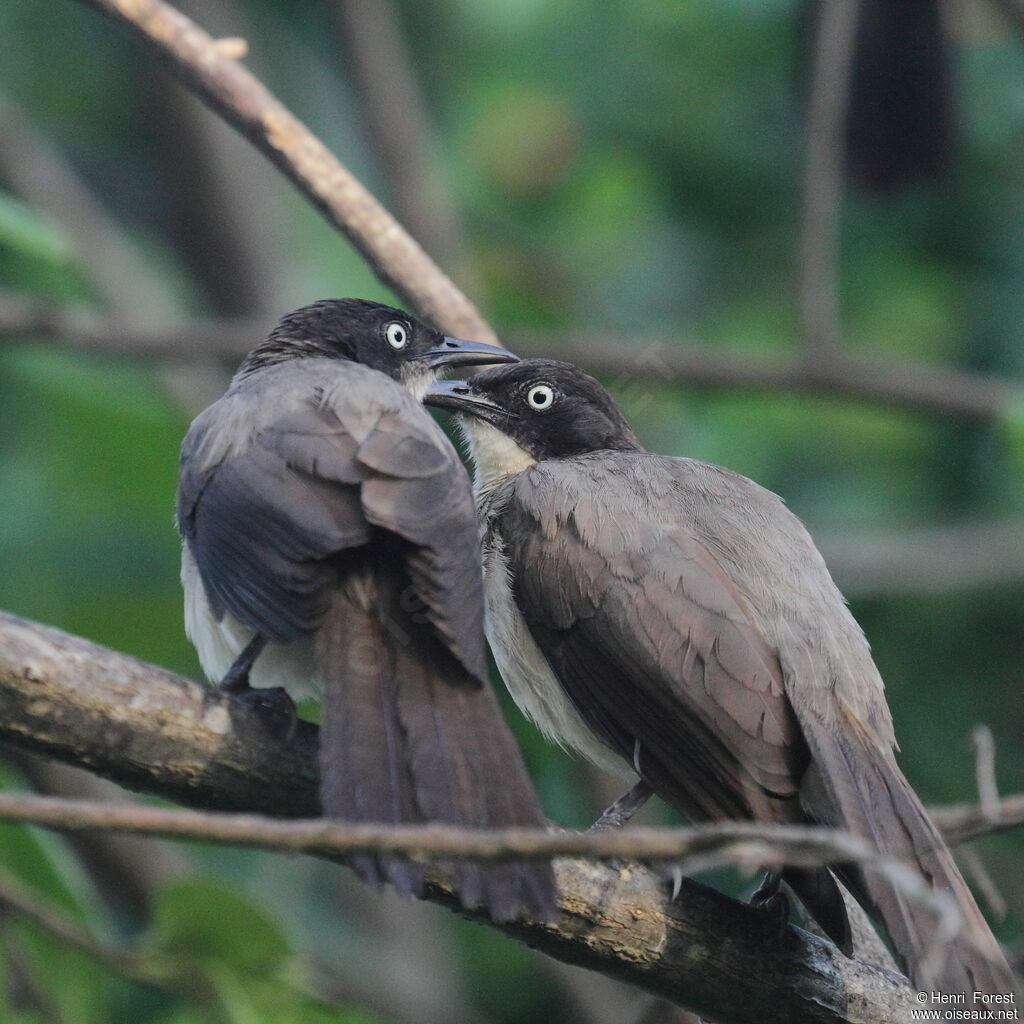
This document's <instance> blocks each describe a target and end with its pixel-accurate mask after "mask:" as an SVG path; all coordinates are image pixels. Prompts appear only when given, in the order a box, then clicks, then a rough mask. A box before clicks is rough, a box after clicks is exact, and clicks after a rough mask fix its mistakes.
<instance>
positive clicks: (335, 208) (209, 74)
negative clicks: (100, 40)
mask: <svg viewBox="0 0 1024 1024" xmlns="http://www.w3.org/2000/svg"><path fill="white" fill-rule="evenodd" d="M81 2H83V3H85V4H87V5H88V6H90V7H95V8H96V9H97V10H98V11H101V12H102V13H104V14H106V15H107V16H108V17H110V18H112V19H113V20H114V21H116V22H118V23H119V24H121V25H123V26H124V27H125V28H127V29H128V30H129V31H130V32H131V34H132V35H133V36H135V37H136V38H137V39H139V40H140V41H141V42H143V43H145V45H146V46H147V47H148V48H149V49H150V50H151V51H153V52H154V53H155V54H156V55H157V56H158V57H159V58H160V59H161V60H162V61H164V62H165V63H166V64H168V66H169V67H170V69H171V71H172V72H173V73H174V74H175V75H177V76H178V78H180V79H181V80H182V81H183V82H184V83H185V85H187V86H188V87H189V88H190V89H191V90H192V91H193V92H195V93H196V95H197V96H199V98H200V99H202V100H203V102H204V103H206V104H207V105H208V106H210V107H211V108H212V109H213V110H214V111H216V112H217V113H218V114H220V115H221V116H222V117H224V118H225V119H226V120H227V121H228V122H230V123H231V124H233V125H234V126H235V127H236V128H237V129H238V130H239V131H240V132H241V133H242V134H243V135H244V136H245V137H246V138H247V139H249V141H250V142H251V143H252V144H253V145H254V146H256V148H257V149H259V150H260V151H261V152H262V153H263V154H264V155H265V156H267V157H268V158H269V159H270V160H271V161H272V162H273V163H274V164H275V165H276V166H277V167H278V169H279V170H280V171H281V172H282V173H283V174H284V175H285V176H286V177H287V178H288V179H289V180H291V181H292V182H293V183H294V184H295V185H296V186H297V187H298V189H299V191H300V192H301V193H302V194H303V195H304V196H305V197H306V198H307V199H308V200H309V201H310V202H311V203H312V204H313V205H314V206H315V207H316V208H317V209H318V210H319V211H320V212H321V213H322V214H323V215H324V216H325V217H326V218H327V220H329V221H330V222H331V223H332V224H334V226H335V227H337V228H338V229H339V230H340V231H341V232H342V233H343V234H344V235H345V236H346V237H347V238H348V240H349V241H350V242H351V243H352V245H353V246H354V247H355V248H356V250H357V251H358V252H359V253H360V255H362V257H363V258H364V259H365V260H366V262H367V263H368V264H369V266H370V267H371V268H372V269H373V271H374V273H376V275H377V276H378V277H379V278H380V280H381V281H382V282H383V283H384V284H385V285H387V286H388V287H389V288H390V289H392V291H394V292H395V293H396V294H397V295H399V296H401V298H402V299H403V300H404V301H405V302H407V303H408V304H409V305H410V307H411V308H412V309H414V310H416V311H417V312H419V313H420V314H421V315H422V316H423V317H425V318H426V319H428V320H430V321H431V322H433V323H434V324H436V325H437V326H438V327H441V328H443V329H444V330H445V331H446V332H447V333H449V334H456V335H459V336H461V337H468V338H473V339H475V340H477V341H489V342H495V341H496V340H497V339H496V337H495V335H494V332H493V331H492V330H491V328H490V326H489V325H488V324H487V323H486V321H485V320H484V319H483V317H481V315H480V314H479V312H477V310H476V308H475V307H474V306H473V304H472V303H471V302H470V301H469V299H467V298H466V296H465V295H463V294H462V292H461V291H459V289H458V288H456V287H455V285H454V284H453V283H452V282H451V281H450V280H449V279H448V278H447V277H446V276H445V275H444V274H443V273H442V272H441V270H440V269H439V268H438V267H437V266H436V264H434V263H433V261H432V260H431V259H430V258H429V257H428V256H427V255H426V253H424V251H423V250H422V249H421V248H420V246H419V245H417V243H416V242H415V241H414V240H413V239H412V238H411V237H410V235H409V234H408V233H407V232H406V231H405V230H404V229H403V228H402V226H401V225H400V224H399V223H398V222H397V221H396V220H395V219H394V218H393V217H392V216H391V214H389V213H388V212H387V210H385V209H384V207H383V206H381V205H380V203H379V202H377V200H376V199H375V198H374V197H373V196H372V195H371V194H370V193H369V192H368V191H367V189H366V188H365V187H364V186H363V185H362V184H361V183H360V182H359V181H358V180H357V179H356V178H355V177H354V176H353V175H352V174H351V173H350V172H349V171H348V169H347V168H345V167H344V166H343V165H342V164H341V163H340V161H339V160H338V159H337V158H336V157H335V156H334V155H333V154H332V153H331V152H330V151H329V150H328V149H327V147H326V146H324V144H323V143H322V142H320V140H319V139H317V138H316V137H315V136H314V135H313V134H312V132H310V130H309V129H308V128H307V127H306V126H305V125H304V124H302V122H301V121H299V120H298V118H296V117H295V116H294V115H293V114H292V113H291V112H290V111H289V110H288V109H287V108H286V107H285V106H284V105H283V104H282V103H281V102H280V101H278V100H277V99H276V98H275V97H274V96H273V95H272V94H271V93H270V91H269V90H268V89H267V88H266V86H264V85H263V84H262V83H261V82H260V81H259V80H258V79H257V78H255V77H254V76H253V75H252V74H251V73H250V72H249V71H248V70H247V69H246V68H245V67H244V66H243V65H242V63H241V62H240V61H239V60H236V59H235V58H234V57H233V56H231V55H230V51H231V49H232V48H229V47H219V46H218V45H217V42H216V41H215V40H214V39H212V38H211V37H210V36H209V35H208V34H207V33H206V32H204V31H203V30H202V29H201V28H199V26H198V25H196V24H195V23H194V22H192V21H190V20H189V19H188V18H186V17H185V16H184V15H183V14H181V13H180V12H179V11H176V10H175V9H174V8H173V7H171V6H170V5H169V4H165V3H162V2H161V0H81Z"/></svg>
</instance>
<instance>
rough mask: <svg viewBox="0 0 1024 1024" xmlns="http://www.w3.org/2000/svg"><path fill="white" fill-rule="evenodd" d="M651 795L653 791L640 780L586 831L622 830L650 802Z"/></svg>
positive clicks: (606, 809) (607, 808)
mask: <svg viewBox="0 0 1024 1024" xmlns="http://www.w3.org/2000/svg"><path fill="white" fill-rule="evenodd" d="M653 793H654V790H653V789H651V787H650V786H649V785H648V784H647V783H646V782H644V780H643V779H641V780H640V781H639V782H638V783H637V784H636V785H635V786H634V787H633V788H632V789H631V790H629V791H628V792H626V793H623V794H622V796H620V797H619V799H618V800H616V801H615V803H613V804H612V805H611V806H609V807H606V808H605V810H604V812H603V813H602V815H601V817H600V818H598V819H597V821H595V822H594V824H593V825H591V826H590V828H588V829H587V831H588V832H604V831H607V830H608V829H613V828H622V826H623V825H625V824H626V822H627V821H629V819H630V818H632V817H633V815H634V814H636V812H637V811H639V810H640V808H641V807H643V805H644V804H645V803H647V801H648V800H650V798H651V795H652V794H653Z"/></svg>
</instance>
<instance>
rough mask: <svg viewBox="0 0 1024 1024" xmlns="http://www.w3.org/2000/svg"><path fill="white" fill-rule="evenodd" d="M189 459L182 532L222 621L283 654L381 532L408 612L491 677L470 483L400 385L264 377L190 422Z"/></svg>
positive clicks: (320, 369) (321, 373)
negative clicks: (353, 557)
mask: <svg viewBox="0 0 1024 1024" xmlns="http://www.w3.org/2000/svg"><path fill="white" fill-rule="evenodd" d="M182 462H183V472H182V476H181V484H180V488H179V500H178V521H179V524H180V526H181V529H182V532H183V534H184V535H185V539H186V541H187V543H188V544H189V547H190V548H191V550H192V553H193V556H194V558H195V560H196V563H197V565H198V567H199V571H200V575H201V576H202V579H203V582H204V585H205V587H206V591H207V597H208V599H209V601H210V605H211V608H212V610H213V612H214V614H215V615H217V616H218V617H220V616H222V615H223V614H224V612H225V611H230V612H231V614H232V615H234V616H235V617H236V618H238V619H239V620H240V621H241V622H243V623H244V624H245V625H247V626H249V627H250V628H252V629H254V630H258V631H259V632H260V633H262V634H263V635H265V636H267V637H268V638H269V639H271V640H274V641H278V642H282V643H283V642H288V641H290V640H294V639H296V638H297V637H299V636H303V635H309V634H311V633H312V632H314V631H315V630H316V629H317V628H318V627H319V625H320V624H321V622H322V621H323V618H324V615H325V614H326V612H327V609H328V606H329V603H330V599H331V592H332V589H333V587H334V586H335V585H336V582H337V573H338V568H337V559H338V557H339V556H341V555H342V554H343V553H344V552H346V551H348V550H350V549H352V548H358V547H361V546H363V545H366V544H369V543H371V542H372V541H373V540H374V538H375V536H376V535H377V534H378V533H380V532H387V533H391V534H395V535H397V536H398V537H399V538H401V540H402V541H404V542H405V545H404V548H405V550H406V556H405V558H406V562H407V570H408V573H409V577H410V581H411V592H410V593H409V594H408V595H405V597H404V599H403V600H405V603H406V604H408V606H409V607H408V608H407V609H406V610H408V611H411V612H413V613H414V614H415V613H417V612H420V613H421V614H422V615H423V616H424V619H425V620H426V621H428V622H430V623H431V625H432V626H433V627H434V629H435V630H436V632H437V634H438V636H439V637H440V639H441V640H442V642H443V643H444V645H445V646H446V647H447V648H448V649H449V650H450V651H451V652H452V653H453V654H454V655H455V656H456V657H457V658H458V659H459V660H460V661H461V662H462V664H463V665H464V666H465V667H466V668H467V669H468V670H469V671H470V672H471V673H472V675H473V676H474V677H476V678H477V679H481V678H482V677H483V676H484V675H485V673H486V663H485V660H484V653H483V649H482V645H481V643H480V639H479V638H480V637H481V636H482V635H483V623H482V615H483V590H482V581H481V577H480V564H479V554H478V550H477V542H476V537H477V528H476V520H475V514H474V509H473V502H472V496H471V493H470V489H469V484H468V480H467V477H466V474H465V471H464V469H463V468H462V466H461V464H460V463H459V460H458V457H457V455H456V454H455V452H454V450H453V449H452V447H451V445H450V444H449V442H448V440H447V439H446V438H445V436H444V434H443V433H442V432H441V431H440V429H439V428H438V427H437V425H436V424H435V423H434V421H433V420H432V419H431V417H430V416H429V414H428V413H427V412H426V411H425V410H424V409H423V408H422V407H421V406H420V405H419V403H418V402H416V401H415V399H413V397H412V396H411V395H409V394H408V392H406V391H405V390H404V389H403V388H401V387H400V386H399V385H398V384H396V383H394V382H393V381H391V380H389V379H388V378H386V377H384V376H383V375H382V374H379V373H375V372H374V371H370V370H367V369H366V368H364V367H359V366H356V365H354V364H346V363H341V362H338V361H333V360H332V361H327V360H323V361H321V360H311V361H307V362H306V363H305V364H304V365H302V366H297V365H295V364H291V365H288V364H285V365H282V366H281V367H280V368H278V367H272V368H269V369H268V370H265V371H262V372H261V373H260V374H259V375H258V376H257V377H256V378H254V379H252V380H251V381H242V382H241V383H240V384H239V385H236V386H235V387H234V388H233V389H232V390H231V391H230V392H229V393H228V395H227V396H225V398H223V399H221V400H220V401H219V402H217V403H216V404H215V405H214V406H212V407H211V408H210V409H209V410H207V411H206V412H205V413H204V414H202V415H201V416H200V417H199V418H197V420H196V422H195V423H194V424H193V427H192V429H191V430H190V431H189V434H188V436H187V437H186V439H185V443H184V445H183V448H182Z"/></svg>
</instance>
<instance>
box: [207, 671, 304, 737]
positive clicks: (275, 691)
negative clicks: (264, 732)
mask: <svg viewBox="0 0 1024 1024" xmlns="http://www.w3.org/2000/svg"><path fill="white" fill-rule="evenodd" d="M220 688H221V689H222V690H223V689H225V687H224V685H223V682H222V683H221V687H220ZM227 692H229V693H230V694H231V699H232V700H237V701H239V702H240V703H242V704H245V705H246V706H247V707H250V708H252V709H253V711H255V712H256V713H257V714H258V715H259V716H260V718H261V719H262V720H263V721H264V722H266V723H267V725H268V726H269V727H270V728H271V729H273V730H274V731H275V732H280V733H282V734H283V737H284V740H285V742H286V743H290V742H291V741H292V740H293V739H294V738H295V732H296V730H297V729H298V727H299V713H298V711H296V709H295V702H294V701H293V700H292V699H291V697H289V696H288V691H287V690H285V689H284V688H283V687H281V686H273V687H255V686H249V685H248V683H246V685H245V688H244V689H235V690H229V691H227Z"/></svg>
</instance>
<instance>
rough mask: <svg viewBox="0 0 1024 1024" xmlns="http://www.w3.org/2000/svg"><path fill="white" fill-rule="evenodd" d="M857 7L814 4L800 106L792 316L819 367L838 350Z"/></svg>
mask: <svg viewBox="0 0 1024 1024" xmlns="http://www.w3.org/2000/svg"><path fill="white" fill-rule="evenodd" d="M860 7H861V4H860V3H859V0H828V2H827V3H823V4H820V5H818V8H817V26H816V28H817V31H816V32H815V48H814V58H813V61H812V68H811V90H810V97H809V102H808V105H807V158H806V162H805V167H804V184H803V224H802V232H803V234H802V238H801V245H800V314H801V319H802V321H803V330H804V346H805V351H806V354H807V356H808V358H817V359H821V360H823V361H827V360H828V359H829V358H830V357H831V356H832V355H833V354H834V353H835V350H836V348H837V346H838V343H839V320H840V317H839V214H840V209H841V202H842V186H843V149H844V146H843V143H844V138H845V134H846V110H847V97H848V95H849V91H850V75H851V71H852V68H853V52H854V41H855V38H856V32H857V15H858V12H859V10H860Z"/></svg>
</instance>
